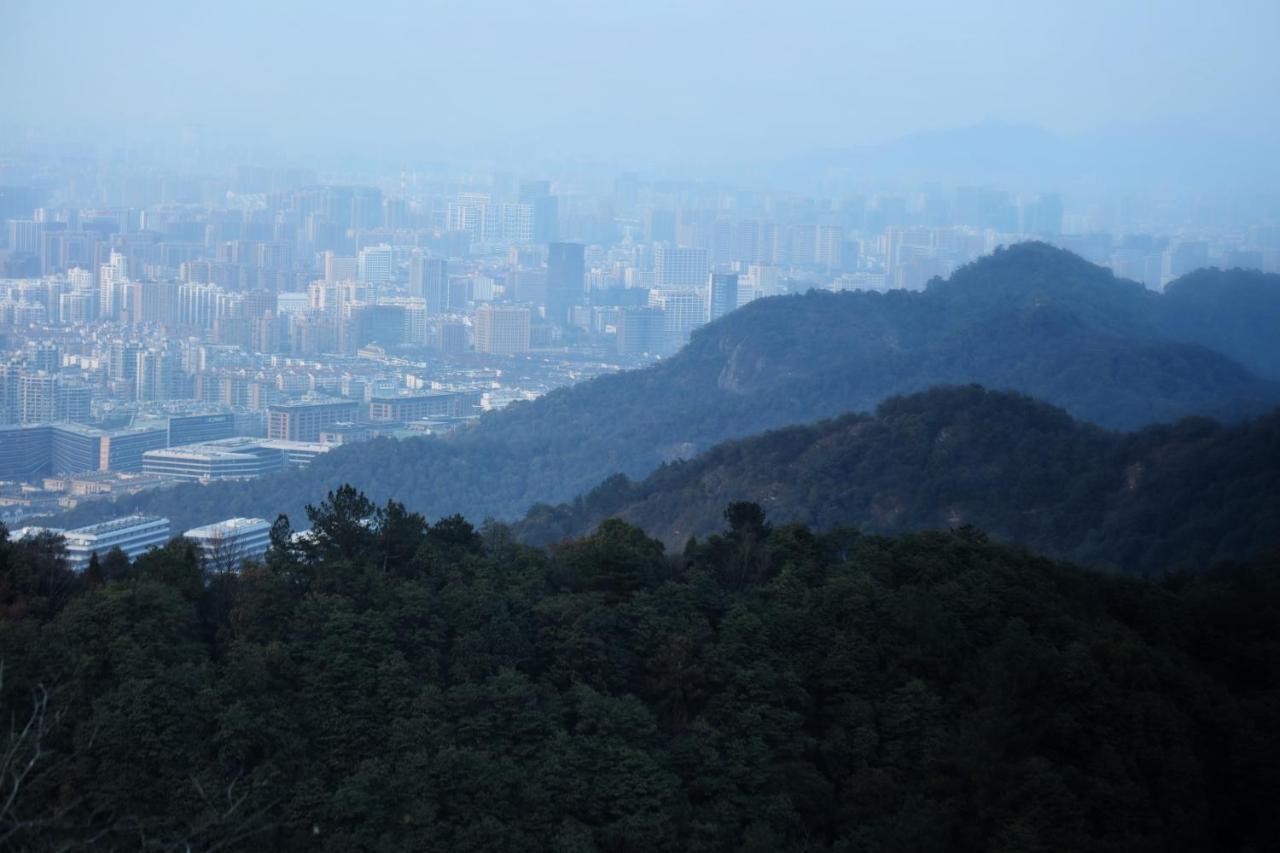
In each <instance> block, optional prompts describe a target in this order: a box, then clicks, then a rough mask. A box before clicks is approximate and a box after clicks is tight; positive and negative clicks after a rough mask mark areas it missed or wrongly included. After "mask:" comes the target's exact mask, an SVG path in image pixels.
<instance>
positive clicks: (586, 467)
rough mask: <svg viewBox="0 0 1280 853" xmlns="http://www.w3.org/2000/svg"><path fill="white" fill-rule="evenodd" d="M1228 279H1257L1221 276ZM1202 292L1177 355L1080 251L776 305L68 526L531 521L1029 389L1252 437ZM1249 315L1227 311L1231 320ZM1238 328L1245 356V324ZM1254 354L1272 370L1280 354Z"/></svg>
mask: <svg viewBox="0 0 1280 853" xmlns="http://www.w3.org/2000/svg"><path fill="white" fill-rule="evenodd" d="M1224 275H1231V276H1238V275H1239V274H1237V273H1232V274H1226V273H1216V272H1210V273H1205V274H1203V276H1202V277H1203V278H1204V279H1205V280H1207V281H1210V282H1212V281H1214V280H1216V277H1218V276H1224ZM1258 279H1259V281H1260V282H1261V284H1259V288H1260V289H1261V290H1262V291H1265V292H1266V293H1268V294H1269V293H1271V292H1272V291H1273V290H1275V288H1274V283H1275V280H1276V279H1277V277H1276V276H1261V275H1259V276H1258ZM1181 289H1182V288H1174V290H1181ZM1186 289H1187V291H1188V292H1195V293H1202V298H1201V299H1200V301H1199V302H1197V303H1196V305H1194V306H1189V307H1187V308H1186V309H1185V310H1186V311H1187V312H1191V313H1194V314H1195V316H1196V318H1197V319H1196V320H1195V323H1196V329H1197V330H1198V331H1196V333H1195V334H1194V335H1190V333H1188V335H1190V338H1191V339H1192V340H1193V341H1194V342H1186V341H1185V340H1182V341H1180V340H1176V339H1173V338H1171V337H1170V335H1171V334H1172V333H1171V332H1170V329H1171V328H1172V321H1171V320H1170V317H1171V316H1178V315H1179V311H1180V310H1182V309H1179V308H1177V307H1170V306H1173V305H1174V303H1173V302H1169V304H1166V300H1167V297H1162V296H1160V295H1158V294H1154V293H1150V292H1148V291H1146V290H1144V289H1143V288H1141V287H1140V286H1139V285H1136V284H1134V283H1133V282H1126V281H1121V280H1117V279H1115V278H1114V277H1113V276H1112V274H1111V273H1110V272H1109V271H1108V270H1105V269H1103V268H1101V267H1097V266H1094V265H1092V264H1089V263H1087V262H1085V261H1083V260H1081V259H1080V258H1078V257H1076V256H1074V255H1072V254H1070V253H1068V252H1064V251H1061V250H1058V249H1054V248H1051V247H1049V246H1047V245H1044V244H1037V243H1030V244H1021V245H1018V246H1014V247H1012V248H1010V249H1007V250H1003V251H1000V252H997V253H996V254H994V255H991V256H989V257H986V258H983V259H982V260H980V261H977V262H976V263H974V264H971V265H969V266H967V267H965V268H963V269H961V270H959V271H957V272H956V273H955V275H953V276H952V277H951V278H950V279H949V280H948V281H945V282H940V281H939V282H934V284H933V285H932V286H931V287H930V288H929V289H928V290H927V291H926V292H923V293H908V292H891V293H887V294H878V293H863V292H857V293H830V292H825V291H824V292H810V293H808V294H805V295H800V296H790V297H779V298H774V299H764V300H758V301H756V302H753V303H751V304H749V305H747V306H745V307H744V308H742V309H740V310H738V311H735V312H733V313H731V314H730V315H728V316H727V317H724V318H723V319H721V320H719V321H717V322H715V323H712V324H710V325H709V326H706V327H705V328H703V329H701V330H699V331H698V332H696V333H695V334H694V336H693V340H692V341H691V343H690V344H689V345H688V346H687V347H685V348H684V350H682V351H681V352H680V353H678V354H677V355H675V356H674V357H672V358H670V359H668V360H666V361H663V362H661V363H659V364H655V365H653V366H651V367H648V368H645V369H642V370H636V371H631V372H627V373H621V374H616V375H611V376H605V377H601V378H598V379H595V380H592V381H590V382H585V383H582V384H580V385H576V386H573V387H570V388H564V389H560V390H558V391H554V392H552V393H550V394H547V395H546V396H545V397H543V398H541V399H539V400H536V401H534V402H531V403H517V404H515V405H512V406H510V407H509V408H508V409H505V410H503V411H501V412H498V413H495V414H491V415H488V416H486V417H484V418H482V419H481V422H480V423H479V424H478V425H476V426H475V427H474V428H472V429H468V430H465V431H463V432H461V433H460V434H457V435H454V436H452V437H450V438H447V439H444V440H440V439H417V440H408V441H403V442H394V441H375V442H371V443H368V444H361V445H356V446H352V447H343V448H341V449H339V450H336V451H334V452H332V453H330V454H328V455H327V456H326V457H325V458H322V459H320V460H317V461H316V462H315V463H314V465H313V466H312V467H311V468H310V469H308V470H306V471H303V472H297V473H291V474H287V475H285V476H281V477H274V478H271V479H270V480H263V481H257V482H254V483H250V484H220V485H213V486H209V487H204V488H202V487H195V486H191V487H184V488H179V489H177V490H174V491H171V492H163V493H158V494H150V495H144V496H140V497H136V498H130V499H126V500H124V501H121V503H120V504H119V505H118V506H113V505H110V504H96V505H90V506H86V507H85V508H84V509H83V510H80V511H77V512H76V513H73V514H72V515H71V516H70V517H69V518H67V519H65V520H63V521H62V522H61V523H63V524H71V523H82V522H86V521H88V520H92V519H95V518H100V517H102V516H104V515H110V514H115V513H118V512H121V511H124V510H142V511H149V512H163V513H165V514H167V515H169V517H170V518H171V519H173V521H174V523H175V526H176V527H177V529H186V528H187V527H189V526H191V525H193V524H198V523H203V522H208V521H211V520H216V519H219V518H225V517H227V516H229V515H256V516H265V517H274V514H275V513H276V512H279V511H284V512H287V513H289V514H290V515H291V516H292V517H295V518H296V517H298V516H299V514H300V513H301V510H302V505H303V503H304V502H305V501H306V499H307V498H308V496H311V495H315V494H318V493H323V492H324V491H325V490H326V489H329V488H333V487H335V486H336V485H338V484H339V483H343V482H351V483H355V484H357V485H359V486H360V487H361V488H362V489H364V490H365V491H367V492H368V493H369V494H371V495H372V496H374V497H375V498H376V499H378V500H384V499H386V498H389V497H393V496H394V497H396V498H397V499H400V500H403V501H404V502H405V503H406V504H407V505H409V506H410V507H411V508H413V509H415V510H419V511H423V512H426V513H428V514H433V515H438V514H444V513H451V512H461V513H463V514H464V515H466V516H467V517H470V518H476V519H481V518H484V517H486V516H496V517H500V518H517V517H519V516H521V515H523V514H524V513H525V512H526V510H527V509H528V508H529V507H530V506H531V505H532V504H534V503H536V502H539V501H544V502H556V501H563V500H569V499H571V498H573V497H574V496H575V495H578V494H581V493H583V492H585V491H587V490H588V489H590V488H592V487H593V486H595V485H596V484H597V483H599V482H600V481H601V480H603V479H604V478H605V477H608V476H610V475H612V474H615V473H623V474H626V475H627V476H630V477H640V476H644V475H646V474H648V473H649V472H651V471H652V470H654V469H655V468H656V467H658V466H659V465H660V464H661V463H662V462H664V461H669V460H672V459H676V458H690V457H692V456H694V455H696V454H697V453H700V452H702V451H705V450H707V449H709V448H711V447H712V446H714V445H715V444H718V443H719V442H722V441H724V440H726V439H731V438H738V437H742V436H747V435H752V434H755V433H759V432H763V431H764V430H768V429H775V428H777V427H781V426H786V425H789V424H795V423H806V422H811V421H814V420H818V419H820V418H826V417H836V416H838V415H841V414H843V413H845V412H849V411H870V410H872V409H874V408H875V406H876V405H877V404H879V403H880V402H881V401H882V400H884V399H886V398H887V397H890V396H893V395H900V394H908V393H912V392H916V391H923V390H926V389H928V388H931V387H934V386H936V385H939V384H967V383H979V384H982V385H984V386H986V387H988V388H993V389H1009V390H1015V391H1020V392H1023V393H1026V394H1030V395H1032V396H1035V397H1037V398H1038V399H1042V400H1044V401H1046V402H1048V403H1051V404H1053V405H1056V406H1060V407H1062V408H1064V409H1066V410H1067V411H1068V412H1069V413H1070V414H1071V415H1072V416H1074V417H1077V418H1081V419H1083V420H1086V421H1090V422H1092V423H1096V424H1100V425H1102V426H1106V427H1110V428H1124V429H1128V428H1137V427H1140V426H1143V425H1146V424H1151V423H1160V422H1172V421H1174V420H1177V419H1178V418H1181V417H1183V416H1186V415H1189V414H1201V415H1210V416H1214V417H1221V418H1226V419H1234V418H1237V417H1240V416H1243V415H1246V414H1251V413H1257V412H1260V411H1263V410H1265V409H1267V408H1269V407H1270V406H1272V405H1274V404H1275V403H1277V402H1280V385H1278V384H1277V383H1276V382H1273V381H1269V380H1265V379H1261V378H1259V377H1258V376H1257V375H1255V374H1254V373H1251V372H1250V371H1249V370H1248V369H1247V368H1246V367H1244V366H1242V365H1241V364H1239V363H1238V362H1235V361H1232V360H1231V359H1229V358H1227V357H1226V356H1223V355H1220V354H1219V353H1217V352H1214V351H1212V350H1210V349H1208V348H1206V346H1205V342H1206V340H1208V339H1210V338H1212V337H1213V336H1212V335H1210V334H1209V333H1208V332H1207V331H1206V330H1212V329H1213V328H1215V327H1214V323H1213V321H1212V318H1213V317H1214V316H1216V315H1215V314H1214V309H1213V308H1212V306H1214V305H1216V304H1217V300H1218V299H1219V296H1218V295H1215V294H1217V293H1218V291H1217V290H1215V289H1214V288H1212V287H1208V288H1206V287H1205V286H1204V285H1203V284H1202V283H1201V281H1200V279H1197V280H1196V281H1193V282H1191V283H1190V284H1188V285H1187V288H1186ZM1228 296H1230V294H1227V293H1223V294H1221V298H1222V299H1227V298H1228ZM1262 303H1265V305H1264V306H1263V307H1264V308H1265V311H1270V312H1271V313H1270V314H1269V315H1268V314H1266V313H1265V311H1263V309H1262V308H1260V309H1259V310H1260V311H1263V313H1262V314H1260V315H1259V316H1261V317H1264V318H1265V317H1267V316H1270V317H1272V318H1273V326H1274V327H1275V328H1280V301H1277V300H1274V299H1273V300H1271V301H1267V300H1260V304H1262ZM1273 303H1274V305H1273ZM1181 304H1182V303H1177V305H1181ZM1206 304H1207V305H1209V306H1210V308H1206V307H1205V305H1206ZM1266 306H1272V307H1266ZM1233 311H1234V309H1232V308H1230V306H1224V307H1222V312H1225V313H1224V316H1227V315H1230V316H1234V314H1232V312H1233ZM1188 322H1191V321H1190V320H1188ZM1223 322H1224V326H1223V334H1222V337H1223V339H1224V340H1226V339H1229V338H1231V337H1232V336H1231V334H1230V333H1229V331H1228V330H1229V329H1231V328H1234V326H1232V325H1231V324H1229V323H1227V321H1225V320H1224V321H1223ZM1210 342H1212V341H1210ZM1218 343H1221V344H1222V345H1223V346H1226V344H1225V343H1222V342H1221V341H1219V342H1218ZM1242 347H1243V348H1242V352H1244V354H1245V355H1251V362H1250V363H1252V364H1255V366H1258V367H1265V366H1267V365H1268V364H1272V363H1273V361H1274V359H1275V358H1276V357H1277V356H1276V355H1275V353H1277V352H1280V336H1277V337H1276V339H1273V340H1270V341H1266V342H1264V341H1262V340H1254V341H1253V342H1252V343H1249V344H1248V346H1247V347H1244V346H1243V345H1242ZM1246 350H1247V351H1246Z"/></svg>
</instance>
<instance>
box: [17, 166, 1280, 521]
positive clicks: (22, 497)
mask: <svg viewBox="0 0 1280 853" xmlns="http://www.w3.org/2000/svg"><path fill="white" fill-rule="evenodd" d="M0 174H2V175H3V178H4V179H3V181H0V216H3V222H4V229H3V232H2V233H0V237H3V240H4V242H3V244H0V346H3V349H4V359H3V361H2V362H0V437H2V438H3V440H0V481H3V485H0V520H3V521H4V523H6V524H9V525H11V526H25V525H26V524H27V523H28V521H29V520H30V519H36V518H40V517H42V516H47V515H52V514H56V513H58V512H60V511H63V510H66V509H69V508H72V507H75V506H76V505H78V504H80V503H82V502H85V501H93V500H102V499H110V498H112V497H119V496H120V495H127V494H132V493H135V492H137V491H140V490H146V489H154V488H164V487H166V486H168V485H172V484H174V483H178V482H192V481H198V482H209V481H212V480H218V479H228V478H252V477H256V476H263V475H266V474H269V473H271V472H273V471H278V470H281V469H283V468H286V467H291V466H304V465H306V464H307V463H308V462H309V461H310V460H311V459H313V458H315V456H316V455H317V454H320V453H324V452H326V451H327V450H329V449H330V448H332V447H334V446H337V445H341V444H344V443H350V442H355V441H362V440H368V439H370V438H374V437H378V436H389V437H405V436H410V435H424V434H426V435H429V434H441V433H444V432H447V431H449V430H453V429H457V428H459V427H462V426H464V425H466V424H467V423H468V422H470V421H472V420H474V419H475V418H477V417H479V416H480V415H481V414H482V413H483V412H485V411H491V410H495V409H500V408H502V407H504V406H506V405H509V404H510V403H512V402H514V401H518V400H532V399H536V398H537V397H539V396H541V395H542V394H545V393H546V392H547V391H549V390H551V389H554V388H556V387H560V386H563V385H568V384H572V383H575V382H580V381H582V380H585V379H589V378H590V377H592V376H596V375H599V374H603V373H608V372H613V371H618V370H624V369H628V368H634V367H637V366H641V365H644V364H646V363H649V362H651V361H653V360H656V359H662V358H664V357H669V356H670V355H672V354H674V353H675V352H677V351H678V350H679V349H680V348H681V347H682V346H683V345H684V344H685V343H686V342H687V341H688V340H689V338H690V335H691V334H692V333H693V332H694V331H695V330H696V329H698V328H699V327H701V326H702V325H704V324H706V323H708V322H712V321H714V320H717V319H719V318H720V317H722V316H724V315H725V314H727V313H729V312H730V311H733V310H735V309H736V308H738V307H741V306H742V305H745V304H746V303H748V302H750V301H752V300H755V299H759V298H763V297H771V296H779V295H785V294H799V293H804V292H806V291H809V290H812V289H820V290H831V291H859V290H860V291H875V292H880V293H890V292H893V291H919V290H922V289H924V288H926V287H927V286H928V283H929V282H930V281H931V280H933V279H935V278H942V279H944V278H946V277H948V276H949V275H950V274H951V273H953V272H954V271H955V270H957V269H958V268H960V267H962V266H963V265H965V264H967V263H970V262H972V261H974V260H975V259H977V258H979V257H982V256H984V255H987V254H989V253H991V252H992V251H993V250H995V249H996V248H997V247H999V246H1005V245H1012V244H1015V243H1018V242H1021V241H1026V240H1043V241H1047V242H1049V243H1051V244H1054V245H1057V246H1060V247H1063V248H1066V249H1068V250H1070V251H1072V252H1074V253H1076V254H1078V255H1080V256H1081V257H1084V258H1085V259H1087V260H1090V261H1092V262H1094V263H1097V264H1101V265H1103V266H1105V267H1107V268H1109V269H1110V270H1111V271H1112V272H1113V273H1114V274H1115V275H1116V276H1117V277H1118V278H1124V279H1131V280H1133V281H1137V282H1140V283H1142V284H1143V285H1144V286H1145V287H1146V288H1148V289H1150V290H1153V291H1159V290H1161V289H1162V288H1163V287H1164V285H1165V284H1167V283H1168V282H1170V281H1172V280H1174V279H1176V278H1178V277H1180V276H1183V275H1186V274H1187V273H1190V272H1192V271H1194V270H1197V269H1200V268H1204V267H1211V266H1212V267H1219V268H1222V269H1233V268H1244V269H1256V270H1261V271H1264V272H1277V271H1280V226H1277V225H1275V224H1271V225H1266V224H1261V225H1260V224H1253V225H1249V226H1247V227H1238V226H1234V227H1233V225H1232V224H1231V223H1230V222H1217V221H1212V220H1209V221H1204V219H1203V216H1204V214H1203V212H1202V211H1196V210H1194V209H1193V210H1190V211H1184V212H1183V213H1182V218H1181V220H1179V219H1178V218H1177V217H1176V216H1175V215H1171V214H1170V212H1169V210H1168V209H1167V207H1164V208H1162V207H1160V206H1158V205H1155V204H1149V205H1147V206H1146V207H1145V208H1144V206H1143V205H1142V204H1140V203H1139V202H1137V201H1134V200H1132V199H1127V200H1126V199H1120V200H1116V201H1107V202H1102V203H1089V204H1087V205H1081V206H1076V205H1074V204H1073V202H1072V201H1071V199H1070V197H1069V196H1066V197H1064V196H1063V195H1062V194H1059V193H1057V192H1024V191H1017V190H1010V189H1004V188H994V187H971V186H957V187H954V188H951V189H949V190H940V189H936V188H933V189H925V190H919V191H914V192H876V193H869V194H859V193H854V192H840V193H838V194H832V195H825V196H823V195H818V196H805V195H801V194H796V193H779V192H770V191H753V190H750V189H745V188H737V187H731V186H720V185H717V184H708V183H702V182H693V181H671V180H646V179H644V178H642V177H641V176H640V175H638V174H637V173H624V174H621V175H618V176H616V177H615V178H614V179H613V180H612V182H608V181H594V182H592V181H586V180H582V179H580V178H579V179H575V177H574V176H573V175H569V176H567V177H564V178H555V179H549V178H540V177H536V176H534V177H529V176H521V175H516V174H514V173H512V172H501V171H495V172H493V173H491V174H485V175H474V174H453V173H448V172H425V171H424V172H415V171H405V172H401V173H399V174H394V175H377V176H372V177H370V178H367V179H366V182H364V183H355V182H354V180H353V179H352V178H351V177H350V176H332V175H320V174H317V173H316V172H315V171H312V170H305V169H296V168H288V169H282V168H271V167H265V166H240V167H236V168H234V169H233V170H230V171H228V172H227V173H225V174H217V175H190V174H165V173H164V172H160V173H159V174H157V173H156V171H154V170H152V169H142V168H136V167H132V166H129V165H127V164H126V165H122V164H119V163H115V162H111V161H100V162H82V161H72V162H56V161H55V162H52V163H49V162H46V161H45V160H44V159H43V158H42V159H40V160H39V161H33V160H32V159H30V158H28V159H23V158H21V157H19V156H14V155H11V156H10V158H9V159H8V160H7V161H6V162H4V163H3V164H0ZM335 178H338V179H335ZM601 184H603V185H601ZM1197 217H1200V218H1199V219H1197Z"/></svg>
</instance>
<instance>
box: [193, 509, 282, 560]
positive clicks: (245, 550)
mask: <svg viewBox="0 0 1280 853" xmlns="http://www.w3.org/2000/svg"><path fill="white" fill-rule="evenodd" d="M182 535H183V536H184V537H186V538H187V539H193V540H195V541H196V542H197V543H199V545H200V553H201V555H202V556H203V557H204V561H205V565H206V566H207V567H208V568H210V569H213V570H214V571H236V570H238V569H239V568H240V564H241V563H242V562H244V561H245V560H257V559H261V557H262V555H264V554H266V553H267V548H269V547H270V546H271V525H270V524H268V523H267V522H266V521H265V520H264V519H261V518H228V519H227V520H225V521H219V522H216V523H214V524H206V525H204V526H203V527H193V528H191V529H190V530H188V531H187V532H186V533H184V534H182Z"/></svg>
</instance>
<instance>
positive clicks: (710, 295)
mask: <svg viewBox="0 0 1280 853" xmlns="http://www.w3.org/2000/svg"><path fill="white" fill-rule="evenodd" d="M737 307H738V274H737V273H732V272H713V273H711V277H710V279H709V280H708V283H707V321H708V322H710V321H712V320H719V319H720V318H721V317H723V316H724V315H725V314H728V313H729V312H730V311H732V310H734V309H735V308H737Z"/></svg>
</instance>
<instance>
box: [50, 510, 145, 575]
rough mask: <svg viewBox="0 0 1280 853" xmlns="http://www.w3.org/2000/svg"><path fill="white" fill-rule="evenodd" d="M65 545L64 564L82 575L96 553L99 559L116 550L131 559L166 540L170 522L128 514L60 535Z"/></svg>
mask: <svg viewBox="0 0 1280 853" xmlns="http://www.w3.org/2000/svg"><path fill="white" fill-rule="evenodd" d="M62 536H63V538H64V539H65V540H66V543H67V564H68V566H69V567H70V568H71V569H72V570H73V571H77V572H82V571H84V570H85V569H86V568H88V567H89V560H90V558H92V556H93V555H94V554H95V553H96V554H97V555H98V559H102V558H103V557H105V556H106V555H107V552H108V551H110V550H111V549H112V548H119V549H120V550H121V551H123V552H124V553H125V555H126V556H127V557H128V558H129V559H130V560H133V559H135V558H137V557H138V556H139V555H141V554H144V553H146V552H147V551H148V550H150V549H152V548H159V547H160V546H161V545H164V544H165V543H166V542H168V541H169V519H167V518H161V517H160V516H154V515H127V516H125V517H123V518H116V519H112V520H111V521H104V522H102V523H101V524H91V525H89V526H88V527H79V528H76V529H75V530H68V531H66V532H65V533H63V534H62Z"/></svg>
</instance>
